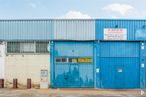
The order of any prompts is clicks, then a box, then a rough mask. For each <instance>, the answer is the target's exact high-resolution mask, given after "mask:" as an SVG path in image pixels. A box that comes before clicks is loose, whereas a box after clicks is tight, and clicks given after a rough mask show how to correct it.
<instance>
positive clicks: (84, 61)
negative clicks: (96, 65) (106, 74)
mask: <svg viewBox="0 0 146 97" xmlns="http://www.w3.org/2000/svg"><path fill="white" fill-rule="evenodd" d="M78 62H79V63H91V62H92V58H78Z"/></svg>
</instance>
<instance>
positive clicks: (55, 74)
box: [51, 42, 95, 88]
mask: <svg viewBox="0 0 146 97" xmlns="http://www.w3.org/2000/svg"><path fill="white" fill-rule="evenodd" d="M51 45H52V44H51ZM53 45H54V46H53V47H54V48H53V49H51V50H53V51H51V58H53V59H54V60H52V61H51V65H52V66H51V69H52V70H51V75H52V77H51V78H52V79H51V81H52V82H51V83H52V85H51V86H52V87H68V88H73V87H88V88H90V87H92V88H93V87H94V82H95V81H94V74H95V73H94V55H93V54H94V43H93V42H54V44H53ZM52 54H53V55H52ZM60 57H61V58H84V57H90V58H92V60H93V61H92V63H57V62H55V59H56V58H60Z"/></svg>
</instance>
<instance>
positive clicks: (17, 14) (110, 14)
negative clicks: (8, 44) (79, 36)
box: [0, 0, 146, 19]
mask: <svg viewBox="0 0 146 97" xmlns="http://www.w3.org/2000/svg"><path fill="white" fill-rule="evenodd" d="M54 18H55V19H56V18H57V19H58V18H63V19H95V18H99V19H100V18H106V19H111V18H112V19H146V0H0V19H54Z"/></svg>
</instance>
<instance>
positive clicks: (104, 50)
mask: <svg viewBox="0 0 146 97" xmlns="http://www.w3.org/2000/svg"><path fill="white" fill-rule="evenodd" d="M139 47H140V43H139V42H101V43H100V69H101V70H100V73H101V74H100V75H101V88H139V87H140V66H139V64H140V50H139ZM119 70H122V71H119ZM131 75H134V76H131Z"/></svg>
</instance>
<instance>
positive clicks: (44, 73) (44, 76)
mask: <svg viewBox="0 0 146 97" xmlns="http://www.w3.org/2000/svg"><path fill="white" fill-rule="evenodd" d="M48 86H49V83H48V70H41V80H40V89H48Z"/></svg>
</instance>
